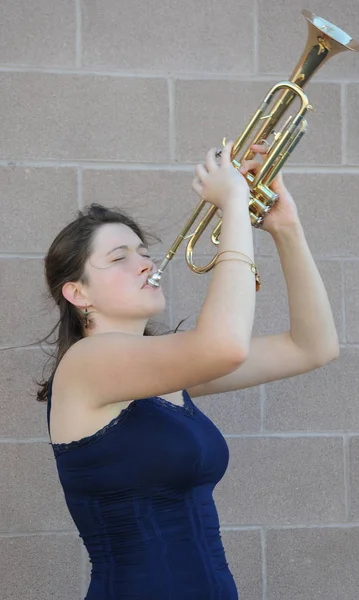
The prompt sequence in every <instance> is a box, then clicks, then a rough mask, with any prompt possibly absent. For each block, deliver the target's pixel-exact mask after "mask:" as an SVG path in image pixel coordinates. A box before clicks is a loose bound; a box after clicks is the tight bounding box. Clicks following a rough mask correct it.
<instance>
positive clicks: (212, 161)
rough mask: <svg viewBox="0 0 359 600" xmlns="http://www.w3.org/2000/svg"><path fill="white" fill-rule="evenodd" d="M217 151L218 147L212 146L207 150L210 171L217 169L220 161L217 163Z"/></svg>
mask: <svg viewBox="0 0 359 600" xmlns="http://www.w3.org/2000/svg"><path fill="white" fill-rule="evenodd" d="M216 152H217V148H211V149H210V150H209V151H208V152H207V156H206V167H207V170H208V171H209V172H210V171H213V170H214V169H216V168H217V167H218V163H217V159H216Z"/></svg>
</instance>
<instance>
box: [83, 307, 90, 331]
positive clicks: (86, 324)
mask: <svg viewBox="0 0 359 600" xmlns="http://www.w3.org/2000/svg"><path fill="white" fill-rule="evenodd" d="M88 315H89V311H88V310H87V304H86V308H85V311H84V326H85V329H88V326H89V317H88Z"/></svg>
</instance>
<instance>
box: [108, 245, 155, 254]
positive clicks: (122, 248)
mask: <svg viewBox="0 0 359 600" xmlns="http://www.w3.org/2000/svg"><path fill="white" fill-rule="evenodd" d="M140 248H141V249H144V250H148V248H147V246H146V244H143V243H141V244H138V246H137V248H136V250H139V249H140ZM115 250H128V246H126V245H124V246H116V248H112V250H110V251H109V252H107V254H106V256H108V255H109V254H112V252H115Z"/></svg>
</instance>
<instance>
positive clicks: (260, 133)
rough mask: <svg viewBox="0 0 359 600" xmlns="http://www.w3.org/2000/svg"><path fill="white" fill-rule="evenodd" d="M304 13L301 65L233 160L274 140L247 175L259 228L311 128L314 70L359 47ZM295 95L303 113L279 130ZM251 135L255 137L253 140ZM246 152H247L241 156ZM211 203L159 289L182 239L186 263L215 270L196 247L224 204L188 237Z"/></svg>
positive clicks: (259, 115) (156, 277)
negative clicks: (309, 92) (278, 180)
mask: <svg viewBox="0 0 359 600" xmlns="http://www.w3.org/2000/svg"><path fill="white" fill-rule="evenodd" d="M302 14H303V16H304V17H305V18H306V20H307V23H308V38H307V43H306V46H305V48H304V51H303V54H302V56H301V57H300V59H299V61H298V64H297V65H296V67H295V69H294V71H293V73H292V75H291V77H290V79H289V80H288V81H280V82H279V83H277V84H275V85H274V86H273V87H272V88H271V89H270V90H269V92H268V93H267V95H266V96H265V98H264V99H263V101H262V102H261V104H260V105H259V107H258V109H257V111H256V112H255V114H254V116H253V118H252V119H251V121H250V122H249V123H248V125H247V127H246V129H245V130H244V131H243V133H242V135H240V136H239V137H238V138H237V140H236V141H235V142H234V145H233V150H232V156H231V161H232V164H233V166H234V167H235V168H237V169H239V168H240V166H241V161H243V160H245V159H250V158H253V152H252V151H251V149H250V148H251V146H252V145H253V144H258V143H262V142H265V143H267V144H268V150H267V159H266V160H265V161H264V162H263V163H262V165H261V168H260V171H259V172H258V173H257V174H256V175H255V176H254V175H252V174H251V173H249V174H248V175H247V176H246V178H247V182H248V185H249V188H250V200H249V212H250V218H251V223H252V225H253V227H257V228H258V227H261V225H262V224H263V220H264V218H265V215H266V214H267V213H268V212H269V211H270V210H271V208H272V207H273V205H274V204H275V202H276V201H277V199H278V197H277V195H276V194H275V193H274V192H273V191H272V190H271V189H270V187H269V186H270V184H271V182H272V181H273V179H274V178H275V176H276V175H277V173H278V172H279V171H280V169H281V168H282V166H283V165H284V163H285V161H286V160H287V159H288V157H289V156H290V155H291V153H292V152H293V150H294V148H295V147H296V145H297V144H298V142H299V141H300V139H301V138H302V137H303V135H304V133H305V131H306V129H307V121H306V119H305V118H304V117H305V114H306V113H307V111H308V110H310V109H311V108H312V106H311V105H310V104H309V100H308V97H307V96H306V94H305V93H304V92H303V90H302V88H303V87H304V86H305V85H306V84H307V83H308V81H309V80H310V79H311V77H312V76H313V75H314V73H315V72H316V71H317V70H318V69H319V68H320V67H321V66H322V65H323V64H324V63H325V62H327V60H329V58H331V57H332V56H334V55H335V54H339V52H344V51H346V50H353V51H356V52H358V51H359V43H358V42H356V41H355V40H353V39H352V38H351V37H350V36H349V35H348V34H347V33H345V32H344V31H342V30H341V29H339V27H336V26H335V25H332V24H331V23H329V22H328V21H326V20H325V19H322V18H321V17H317V16H316V15H314V14H313V13H312V12H309V11H307V10H303V11H302ZM278 93H279V97H278V99H277V101H275V103H274V106H272V108H270V109H269V105H270V104H271V103H272V101H273V99H274V97H275V96H277V94H278ZM295 99H299V102H300V107H299V110H298V112H297V114H296V115H295V116H294V117H292V116H290V117H289V118H288V119H287V121H286V122H285V124H284V126H283V128H282V129H281V130H280V131H277V132H276V131H275V130H274V127H275V126H276V124H277V123H278V121H279V120H280V119H281V117H282V116H283V115H284V113H285V112H286V110H287V109H288V107H289V106H290V105H291V104H292V102H293V101H294V100H295ZM268 111H269V112H268ZM251 134H252V136H253V137H252V138H250V136H251ZM270 135H272V136H273V139H272V141H271V142H268V140H267V138H268V137H269V136H270ZM240 152H241V155H240V157H239V158H237V157H238V155H239V153H240ZM205 204H206V202H205V201H204V200H200V202H199V204H198V206H197V208H196V209H195V210H194V211H193V213H192V214H191V216H190V218H189V219H188V221H187V223H186V225H185V226H184V227H183V229H182V230H181V231H180V233H179V235H178V236H177V238H176V239H175V241H174V243H173V244H172V246H171V247H170V249H169V250H168V252H167V254H166V256H165V258H164V259H163V261H162V262H161V264H160V267H159V268H158V270H157V271H156V273H154V274H153V275H152V276H150V277H149V278H148V283H149V284H150V285H152V286H154V287H158V286H159V285H160V281H161V277H162V274H163V272H164V270H165V268H166V267H167V265H168V263H169V262H170V260H171V259H172V258H173V256H174V255H175V253H176V252H177V250H178V248H179V246H180V245H181V243H182V242H183V241H184V240H186V239H188V240H189V242H188V244H187V248H186V262H187V264H188V266H189V267H190V269H191V270H192V271H194V272H195V273H200V274H202V273H207V272H208V271H210V270H211V269H212V268H213V266H214V264H215V261H216V258H217V255H215V256H214V257H213V259H212V260H211V261H210V262H209V263H208V264H207V265H204V266H202V267H201V266H198V265H196V264H195V263H194V261H193V251H194V247H195V245H196V243H197V242H198V240H199V238H200V236H201V235H202V233H203V232H204V230H205V229H206V227H207V226H208V224H209V223H210V222H211V221H212V219H213V218H214V216H215V215H216V213H217V211H218V208H217V207H216V206H214V205H212V206H211V207H210V208H209V209H208V210H207V212H206V213H205V214H204V216H203V218H202V219H201V220H200V222H199V223H198V225H197V227H196V228H195V230H194V232H193V233H191V234H189V235H188V231H189V230H190V229H191V228H192V226H193V224H194V223H195V221H196V219H197V218H198V217H199V215H200V214H201V212H202V210H203V209H204V207H205ZM221 223H222V220H221V219H220V220H219V222H218V223H217V225H216V226H215V228H214V229H213V232H212V235H211V241H212V243H213V244H214V245H218V244H219V235H220V231H221Z"/></svg>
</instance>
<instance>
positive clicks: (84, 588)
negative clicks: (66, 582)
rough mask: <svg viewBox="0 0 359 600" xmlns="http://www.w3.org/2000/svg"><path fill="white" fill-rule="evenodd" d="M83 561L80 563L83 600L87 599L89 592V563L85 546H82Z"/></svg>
mask: <svg viewBox="0 0 359 600" xmlns="http://www.w3.org/2000/svg"><path fill="white" fill-rule="evenodd" d="M80 552H81V561H80V565H81V566H80V581H81V598H85V596H86V594H87V590H88V583H87V563H88V554H87V550H86V548H85V546H84V545H83V544H82V546H81V550H80Z"/></svg>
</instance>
